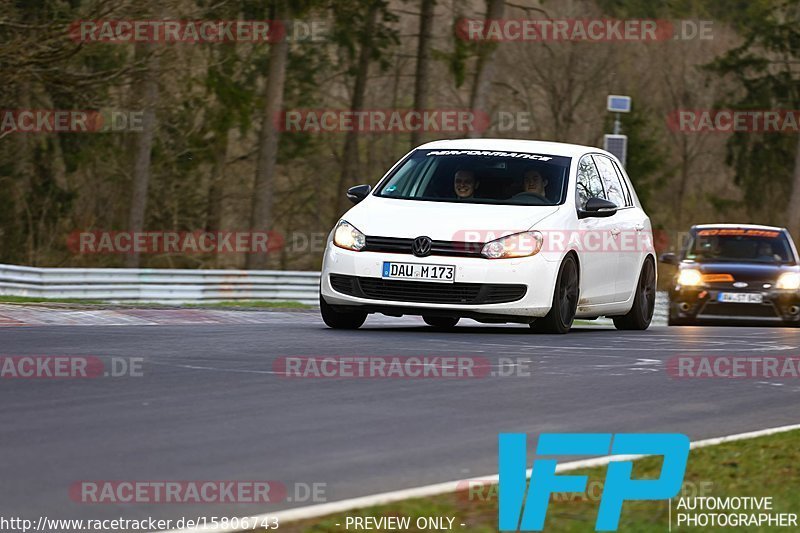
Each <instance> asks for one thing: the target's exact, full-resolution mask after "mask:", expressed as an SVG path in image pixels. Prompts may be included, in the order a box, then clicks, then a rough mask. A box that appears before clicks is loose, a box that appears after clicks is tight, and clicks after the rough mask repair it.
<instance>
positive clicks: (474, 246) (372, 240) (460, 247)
mask: <svg viewBox="0 0 800 533" xmlns="http://www.w3.org/2000/svg"><path fill="white" fill-rule="evenodd" d="M413 242H414V239H400V238H396V237H367V238H366V245H365V246H364V248H362V251H365V252H389V253H393V254H411V253H412V252H411V245H412V243H413ZM482 249H483V243H482V242H462V241H433V242H432V243H431V253H430V254H429V255H444V256H457V257H482V256H481V250H482Z"/></svg>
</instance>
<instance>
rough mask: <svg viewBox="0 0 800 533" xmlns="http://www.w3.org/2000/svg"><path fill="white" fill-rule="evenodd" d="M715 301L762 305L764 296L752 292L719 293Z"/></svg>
mask: <svg viewBox="0 0 800 533" xmlns="http://www.w3.org/2000/svg"><path fill="white" fill-rule="evenodd" d="M717 300H719V301H720V302H726V303H737V304H760V303H764V295H763V294H759V293H753V292H721V293H719V296H717Z"/></svg>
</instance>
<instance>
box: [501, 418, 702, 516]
mask: <svg viewBox="0 0 800 533" xmlns="http://www.w3.org/2000/svg"><path fill="white" fill-rule="evenodd" d="M612 437H613V445H612ZM526 439H527V436H526V435H525V434H524V433H501V434H500V439H499V440H500V456H499V462H500V469H499V473H500V482H499V515H500V516H499V519H500V524H499V526H500V531H541V530H542V529H544V520H545V516H546V515H547V504H548V502H549V501H550V495H551V494H552V493H554V492H584V491H585V490H586V483H587V481H588V477H587V476H566V475H560V476H557V475H556V464H557V463H558V461H556V460H555V459H538V458H537V459H535V460H534V461H533V467H532V468H531V481H530V487H527V489H528V490H527V498H526V497H525V494H526V490H525V489H526V484H527V479H526V468H527V460H526ZM609 450H610V453H611V455H629V454H636V455H661V456H663V457H664V462H663V465H662V467H661V474H660V476H659V477H658V479H631V473H632V472H633V461H630V460H627V461H626V460H622V461H612V462H611V463H609V465H608V470H607V472H606V480H605V484H604V486H605V489H604V491H603V495H602V498H601V500H600V510H599V511H598V513H597V521H596V522H595V529H596V530H597V531H616V529H617V527H618V526H619V516H620V513H621V512H622V503H623V502H624V501H625V500H664V499H667V498H672V497H673V496H675V495H676V494H677V493H678V492H679V491H680V489H681V483H682V482H683V476H684V474H685V472H686V461H687V459H688V458H689V438H688V437H687V436H686V435H681V434H680V433H660V434H657V433H650V434H637V433H619V434H617V435H612V434H611V433H545V434H542V435H540V436H539V443H538V445H537V447H536V455H537V456H542V455H544V456H546V455H607V454H609Z"/></svg>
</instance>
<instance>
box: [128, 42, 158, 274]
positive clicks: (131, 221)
mask: <svg viewBox="0 0 800 533" xmlns="http://www.w3.org/2000/svg"><path fill="white" fill-rule="evenodd" d="M148 54H149V56H148V57H147V60H146V65H147V68H146V69H145V72H144V75H143V78H142V82H141V84H140V89H141V93H140V94H142V100H141V108H142V110H143V115H142V131H140V132H138V133H135V139H134V148H133V157H134V159H133V191H132V194H131V208H130V211H129V215H128V231H130V232H140V231H142V230H143V229H144V218H145V214H146V212H147V190H148V188H149V186H150V159H151V155H152V154H151V152H152V149H153V137H154V136H155V129H156V110H155V108H156V104H157V102H158V76H159V64H158V55H157V53H156V52H154V50H153V47H152V45H145V44H140V45H137V47H136V55H137V56H139V57H144V56H147V55H148ZM125 266H126V267H128V268H138V267H139V254H138V253H136V252H132V253H130V254H128V255H127V256H126V257H125Z"/></svg>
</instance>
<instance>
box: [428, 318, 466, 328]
mask: <svg viewBox="0 0 800 533" xmlns="http://www.w3.org/2000/svg"><path fill="white" fill-rule="evenodd" d="M422 320H424V321H425V323H426V324H428V325H429V326H433V327H434V328H436V329H451V328H453V327H455V325H456V324H458V321H459V318H458V317H457V316H455V317H453V316H425V315H423V316H422Z"/></svg>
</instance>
